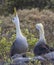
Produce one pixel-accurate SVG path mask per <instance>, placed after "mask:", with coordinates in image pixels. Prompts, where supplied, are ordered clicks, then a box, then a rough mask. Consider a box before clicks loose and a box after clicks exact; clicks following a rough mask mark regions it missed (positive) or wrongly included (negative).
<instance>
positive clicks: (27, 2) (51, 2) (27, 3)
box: [0, 0, 54, 15]
mask: <svg viewBox="0 0 54 65" xmlns="http://www.w3.org/2000/svg"><path fill="white" fill-rule="evenodd" d="M14 7H16V8H17V9H31V8H36V7H37V8H39V9H40V10H42V9H44V8H47V9H48V8H49V9H53V8H54V0H5V1H4V0H2V2H1V4H0V14H3V13H4V14H5V15H8V12H9V13H10V12H11V13H13V8H14ZM2 12H3V13H2Z"/></svg>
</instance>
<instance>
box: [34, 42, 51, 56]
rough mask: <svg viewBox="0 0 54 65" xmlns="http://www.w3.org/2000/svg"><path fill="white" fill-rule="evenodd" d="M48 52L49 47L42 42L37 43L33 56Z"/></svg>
mask: <svg viewBox="0 0 54 65" xmlns="http://www.w3.org/2000/svg"><path fill="white" fill-rule="evenodd" d="M48 52H50V49H49V46H48V45H47V44H45V42H44V41H39V42H38V43H37V45H35V47H34V54H35V55H42V54H46V53H48Z"/></svg>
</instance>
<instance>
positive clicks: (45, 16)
mask: <svg viewBox="0 0 54 65" xmlns="http://www.w3.org/2000/svg"><path fill="white" fill-rule="evenodd" d="M12 16H13V15H11V14H10V15H9V16H7V17H5V16H0V20H2V21H3V22H2V25H1V27H2V36H6V37H7V36H8V37H9V36H10V37H11V35H12V34H14V33H15V30H13V29H15V26H14V24H13V23H12V22H11V18H12ZM18 16H19V18H20V25H21V29H22V32H23V33H24V30H25V29H28V30H29V32H30V33H32V34H34V35H35V37H38V35H37V32H36V29H35V24H36V23H39V22H41V23H42V24H43V25H44V29H45V36H46V39H47V42H48V43H50V44H51V43H54V13H53V12H52V11H50V10H43V11H41V12H39V10H38V9H31V10H28V9H24V10H18ZM7 31H9V32H10V33H9V34H8V35H7V34H6V32H7ZM51 46H53V44H51Z"/></svg>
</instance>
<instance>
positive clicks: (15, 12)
mask: <svg viewBox="0 0 54 65" xmlns="http://www.w3.org/2000/svg"><path fill="white" fill-rule="evenodd" d="M16 14H17V11H16V7H14V15H15V16H16Z"/></svg>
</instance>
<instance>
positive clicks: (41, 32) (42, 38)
mask: <svg viewBox="0 0 54 65" xmlns="http://www.w3.org/2000/svg"><path fill="white" fill-rule="evenodd" d="M39 35H40V38H39V41H40V40H44V41H46V39H45V35H44V29H43V28H42V29H41V30H39Z"/></svg>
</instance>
